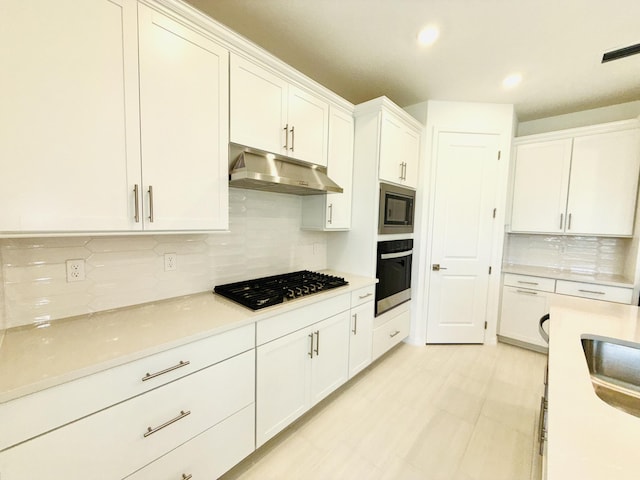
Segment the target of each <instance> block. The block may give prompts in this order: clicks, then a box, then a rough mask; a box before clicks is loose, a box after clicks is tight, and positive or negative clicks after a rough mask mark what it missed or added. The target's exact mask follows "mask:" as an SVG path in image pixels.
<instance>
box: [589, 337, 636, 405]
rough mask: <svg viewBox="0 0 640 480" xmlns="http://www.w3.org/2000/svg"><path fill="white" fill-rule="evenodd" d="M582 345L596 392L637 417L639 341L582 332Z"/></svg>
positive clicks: (605, 399) (609, 402)
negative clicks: (634, 341)
mask: <svg viewBox="0 0 640 480" xmlns="http://www.w3.org/2000/svg"><path fill="white" fill-rule="evenodd" d="M582 349H583V350H584V356H585V358H586V360H587V365H588V367H589V373H590V374H591V384H592V386H593V390H594V391H595V392H596V395H598V397H600V398H601V399H602V400H604V401H605V402H607V403H608V404H609V405H611V406H612V407H615V408H617V409H619V410H622V411H623V412H626V413H630V414H631V415H635V416H636V417H640V344H638V343H633V342H627V341H624V340H617V339H614V338H606V337H599V336H595V335H594V336H591V335H583V336H582Z"/></svg>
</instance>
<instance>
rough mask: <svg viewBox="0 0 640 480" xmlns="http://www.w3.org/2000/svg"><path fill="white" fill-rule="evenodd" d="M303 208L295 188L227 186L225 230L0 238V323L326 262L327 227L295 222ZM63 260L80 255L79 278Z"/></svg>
mask: <svg viewBox="0 0 640 480" xmlns="http://www.w3.org/2000/svg"><path fill="white" fill-rule="evenodd" d="M301 214H302V202H301V199H300V197H298V196H295V195H284V194H274V193H266V192H259V191H253V190H244V189H235V188H232V189H230V190H229V231H228V232H219V233H211V234H168V235H127V236H95V237H91V236H86V237H44V238H15V239H4V240H0V262H1V265H2V268H1V269H0V286H1V287H2V288H0V307H2V306H3V308H0V329H1V328H11V327H16V326H20V325H27V324H34V323H35V324H37V323H41V322H49V321H52V320H56V319H60V318H64V317H69V316H74V315H82V314H87V313H91V312H96V311H101V310H109V309H113V308H118V307H123V306H128V305H135V304H139V303H145V302H150V301H154V300H158V299H163V298H170V297H175V296H180V295H187V294H190V293H197V292H203V291H207V290H211V289H213V286H214V285H217V284H221V283H228V282H233V281H237V280H243V279H246V278H252V277H260V276H266V275H275V274H278V273H285V272H289V271H295V270H301V269H310V270H317V269H323V268H326V264H327V255H326V247H327V239H326V235H327V234H326V233H324V232H309V231H303V230H300V222H301ZM165 253H176V254H177V269H176V270H175V271H167V272H165V271H164V254H165ZM70 259H84V260H85V262H86V263H85V270H86V279H85V280H84V281H80V282H73V283H68V282H67V281H66V264H65V262H66V261H67V260H70Z"/></svg>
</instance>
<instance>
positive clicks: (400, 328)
mask: <svg viewBox="0 0 640 480" xmlns="http://www.w3.org/2000/svg"><path fill="white" fill-rule="evenodd" d="M410 327H411V310H410V309H409V304H408V303H405V304H403V305H400V306H398V307H396V308H394V309H393V310H389V311H388V312H385V313H384V314H382V315H380V316H379V317H376V319H375V323H374V329H373V345H372V350H373V352H372V356H373V360H375V359H376V358H378V357H380V356H382V355H383V354H384V353H386V352H388V351H389V350H390V349H391V348H393V347H395V346H396V345H398V344H399V343H400V342H401V341H402V340H404V339H405V338H407V337H408V336H409V329H410Z"/></svg>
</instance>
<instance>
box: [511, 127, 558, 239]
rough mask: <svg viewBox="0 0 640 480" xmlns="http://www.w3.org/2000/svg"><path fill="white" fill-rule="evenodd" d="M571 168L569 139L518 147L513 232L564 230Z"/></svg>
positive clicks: (552, 231)
mask: <svg viewBox="0 0 640 480" xmlns="http://www.w3.org/2000/svg"><path fill="white" fill-rule="evenodd" d="M570 165H571V139H570V138H568V139H563V140H554V141H549V142H540V143H531V144H526V145H519V146H518V147H517V148H516V160H515V177H514V186H513V207H512V216H511V230H512V231H514V232H549V233H562V232H563V231H564V217H565V210H566V207H567V193H568V186H569V167H570Z"/></svg>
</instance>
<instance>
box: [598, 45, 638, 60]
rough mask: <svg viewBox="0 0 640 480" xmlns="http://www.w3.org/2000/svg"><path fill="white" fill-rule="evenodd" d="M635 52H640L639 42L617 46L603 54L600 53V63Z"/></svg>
mask: <svg viewBox="0 0 640 480" xmlns="http://www.w3.org/2000/svg"><path fill="white" fill-rule="evenodd" d="M637 53H640V43H636V44H635V45H629V46H628V47H624V48H619V49H617V50H612V51H610V52H607V53H605V54H604V55H602V63H607V62H611V61H613V60H619V59H621V58H625V57H630V56H631V55H635V54H637Z"/></svg>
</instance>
